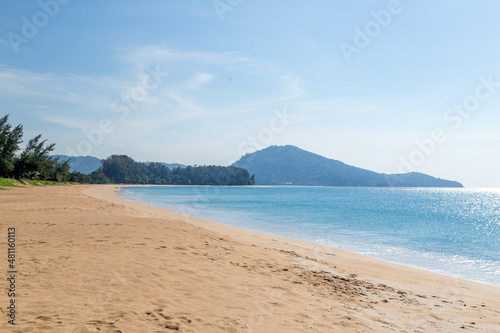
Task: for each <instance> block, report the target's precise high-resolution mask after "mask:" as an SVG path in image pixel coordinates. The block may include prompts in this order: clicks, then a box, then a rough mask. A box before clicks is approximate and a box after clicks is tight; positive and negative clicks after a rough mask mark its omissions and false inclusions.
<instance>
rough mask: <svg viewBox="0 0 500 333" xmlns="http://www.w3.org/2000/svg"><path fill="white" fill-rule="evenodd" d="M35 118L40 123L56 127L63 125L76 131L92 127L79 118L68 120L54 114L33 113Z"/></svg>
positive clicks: (68, 118)
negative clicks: (47, 123) (43, 122)
mask: <svg viewBox="0 0 500 333" xmlns="http://www.w3.org/2000/svg"><path fill="white" fill-rule="evenodd" d="M34 115H35V117H36V118H38V119H39V120H41V121H45V122H49V123H54V124H58V125H63V126H66V127H70V128H76V129H80V130H83V129H88V128H90V127H91V126H92V124H91V123H90V122H88V121H86V120H83V119H81V118H70V117H63V116H59V115H54V114H47V113H45V112H39V111H37V112H35V113H34Z"/></svg>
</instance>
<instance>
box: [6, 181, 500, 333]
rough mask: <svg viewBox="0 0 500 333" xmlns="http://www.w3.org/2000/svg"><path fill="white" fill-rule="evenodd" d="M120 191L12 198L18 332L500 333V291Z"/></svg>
mask: <svg viewBox="0 0 500 333" xmlns="http://www.w3.org/2000/svg"><path fill="white" fill-rule="evenodd" d="M116 187H119V186H117V185H81V186H61V187H34V188H22V189H17V188H16V189H11V190H8V191H2V192H0V209H1V210H2V212H3V214H4V216H6V219H7V220H6V221H5V224H4V225H5V227H4V228H3V229H5V230H2V232H3V233H4V234H5V236H6V234H7V226H15V227H16V232H17V234H16V237H17V246H18V253H19V258H18V260H19V261H18V265H19V267H18V270H19V273H20V279H19V284H18V289H19V297H18V299H17V301H18V304H19V309H20V310H19V313H18V318H17V323H18V324H17V325H16V327H15V329H14V330H13V331H14V332H31V331H33V328H36V330H37V331H40V332H103V331H104V332H118V331H121V332H139V331H141V332H159V331H161V332H170V331H172V332H173V331H179V332H311V331H315V332H386V331H387V332H457V331H469V330H470V331H474V332H499V331H500V319H499V318H500V288H498V287H495V286H491V285H487V284H483V283H479V282H473V281H468V280H461V279H457V278H452V277H448V276H445V275H440V274H437V273H432V272H428V271H424V270H419V269H414V268H411V267H406V266H401V265H397V264H392V263H388V262H385V261H381V260H378V259H373V258H370V257H366V256H363V255H361V254H357V253H354V252H350V251H345V250H339V249H335V248H331V247H327V246H323V245H319V244H314V243H307V242H304V241H298V240H293V239H288V238H283V237H278V236H273V235H268V234H262V233H258V232H253V231H248V230H244V229H239V228H236V227H231V226H226V225H222V224H219V223H216V222H211V221H206V220H201V219H196V218H192V217H189V216H187V215H182V214H180V213H175V212H172V211H169V210H167V209H163V208H157V207H154V206H149V205H146V204H141V203H136V202H133V201H128V200H127V199H125V198H123V197H121V196H119V195H118V194H117V193H115V189H116ZM4 238H5V239H4ZM6 238H7V237H3V236H2V240H1V241H0V245H1V246H2V247H4V248H5V246H6V244H7V243H6ZM4 270H5V269H4ZM7 301H8V299H7V295H6V294H5V293H4V294H2V296H1V297H0V302H1V303H0V306H1V307H0V312H1V314H2V317H4V320H3V322H1V323H0V328H1V327H4V325H7V320H6V316H5V314H6V310H5V309H4V308H5V306H4V305H5V304H7V303H6V302H7Z"/></svg>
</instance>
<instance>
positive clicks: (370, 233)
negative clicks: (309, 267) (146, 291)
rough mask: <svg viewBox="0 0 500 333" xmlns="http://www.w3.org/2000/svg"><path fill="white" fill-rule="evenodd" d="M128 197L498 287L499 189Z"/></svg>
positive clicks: (203, 191) (277, 190)
mask: <svg viewBox="0 0 500 333" xmlns="http://www.w3.org/2000/svg"><path fill="white" fill-rule="evenodd" d="M119 193H120V194H121V195H122V196H124V197H125V198H127V199H130V200H133V201H138V202H143V203H147V204H150V205H154V206H158V207H163V208H168V209H171V210H174V211H177V212H180V213H183V214H187V215H190V216H195V217H199V218H205V219H209V220H213V221H217V222H221V223H224V224H228V225H232V226H236V227H241V228H245V229H250V230H255V231H260V232H265V233H269V234H274V235H279V236H285V237H290V238H295V239H300V240H305V241H310V242H316V243H321V244H324V245H329V246H333V247H337V248H342V249H346V250H351V251H356V252H359V253H361V254H364V255H368V256H371V257H375V258H379V259H383V260H387V261H390V262H394V263H399V264H403V265H407V266H412V267H417V268H422V269H426V270H430V271H434V272H438V273H443V274H446V275H451V276H455V277H460V278H465V279H469V280H474V281H480V282H484V283H488V284H493V285H497V286H500V189H437V188H432V189H429V188H416V189H388V188H350V187H292V186H290V187H288V186H287V187H144V188H136V187H134V188H127V187H124V188H122V190H121V191H120V192H119Z"/></svg>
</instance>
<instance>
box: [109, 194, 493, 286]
mask: <svg viewBox="0 0 500 333" xmlns="http://www.w3.org/2000/svg"><path fill="white" fill-rule="evenodd" d="M172 186H173V187H214V186H203V185H202V186H199V185H116V190H115V193H116V194H117V195H118V196H120V197H122V198H123V199H125V200H126V201H127V202H136V203H141V202H139V201H133V200H130V199H128V198H126V197H123V196H122V195H120V194H118V192H119V191H120V190H122V189H126V188H134V187H172ZM215 187H225V186H215ZM238 187H247V186H238ZM250 187H274V186H250ZM276 187H279V186H276ZM295 187H297V186H295ZM299 187H300V186H299ZM345 187H347V186H345ZM347 188H349V187H347ZM364 188H367V187H364ZM411 189H414V188H411ZM450 189H452V188H450ZM499 190H500V189H499ZM142 204H144V205H146V206H152V207H156V208H160V209H165V210H168V211H170V212H174V213H178V214H181V215H185V216H189V217H190V218H193V219H199V220H204V221H210V222H212V223H217V224H220V225H223V226H227V227H233V228H237V230H242V231H243V230H244V231H245V232H246V231H248V232H255V233H258V234H259V235H265V236H266V237H280V238H282V239H283V240H285V241H286V240H288V241H300V242H305V243H308V244H310V247H314V246H318V245H320V244H319V243H315V242H313V241H311V240H304V239H297V238H292V237H288V236H280V235H276V234H272V233H268V232H266V231H255V230H251V229H246V228H244V227H239V226H233V225H231V224H225V223H224V222H219V221H216V220H210V219H206V218H203V217H196V216H192V215H187V214H184V213H180V212H177V211H175V210H172V209H170V208H168V207H160V206H154V205H150V204H148V203H142ZM216 230H217V231H219V230H218V229H216ZM324 246H326V247H330V248H332V249H335V250H342V251H347V252H350V253H353V254H356V255H361V256H363V257H367V258H370V259H374V260H380V261H382V262H384V263H388V264H394V265H399V266H403V267H408V268H413V269H417V270H421V271H424V272H429V273H434V274H438V275H442V276H446V277H451V278H456V279H462V280H465V281H470V282H475V283H480V284H484V285H487V286H491V287H496V288H500V284H499V285H495V284H492V283H488V282H484V281H478V280H473V279H468V278H464V277H460V276H454V275H452V274H447V273H444V272H436V271H434V270H432V269H430V268H422V267H416V266H412V265H409V264H405V263H402V262H397V261H391V260H387V259H383V258H377V257H375V256H371V255H365V254H362V253H360V252H357V251H355V250H349V249H342V248H339V247H335V246H332V245H324ZM499 283H500V281H499Z"/></svg>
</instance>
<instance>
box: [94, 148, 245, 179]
mask: <svg viewBox="0 0 500 333" xmlns="http://www.w3.org/2000/svg"><path fill="white" fill-rule="evenodd" d="M95 172H97V173H102V174H104V175H105V176H106V177H108V178H109V179H110V180H111V181H112V182H113V183H116V184H157V185H253V184H254V181H253V177H250V175H249V174H248V171H247V170H245V169H242V168H238V167H234V166H229V167H223V166H215V165H209V166H187V167H185V168H183V167H176V168H174V169H173V170H170V169H169V168H168V167H167V166H165V165H164V164H162V163H151V162H148V163H140V162H136V161H134V160H133V159H132V158H130V157H128V156H125V155H112V156H110V157H108V158H106V159H104V160H102V167H100V168H99V169H98V170H97V171H95Z"/></svg>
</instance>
